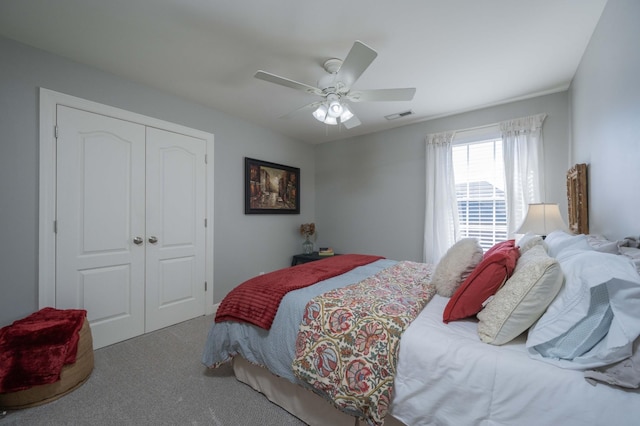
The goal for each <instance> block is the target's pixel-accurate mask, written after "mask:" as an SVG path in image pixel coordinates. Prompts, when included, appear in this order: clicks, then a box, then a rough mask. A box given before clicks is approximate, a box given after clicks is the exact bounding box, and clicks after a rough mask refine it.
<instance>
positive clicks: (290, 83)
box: [254, 70, 323, 96]
mask: <svg viewBox="0 0 640 426" xmlns="http://www.w3.org/2000/svg"><path fill="white" fill-rule="evenodd" d="M254 77H255V78H258V79H260V80H264V81H268V82H269V83H275V84H279V85H280V86H285V87H290V88H291V89H296V90H302V91H304V92H307V93H309V94H312V95H320V96H322V95H323V93H322V90H320V89H318V88H317V87H313V86H309V85H308V84H304V83H300V82H298V81H294V80H291V79H288V78H285V77H280V76H279V75H275V74H271V73H270V72H266V71H262V70H259V71H258V72H256V73H255V75H254Z"/></svg>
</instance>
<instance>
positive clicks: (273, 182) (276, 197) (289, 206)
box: [244, 157, 300, 214]
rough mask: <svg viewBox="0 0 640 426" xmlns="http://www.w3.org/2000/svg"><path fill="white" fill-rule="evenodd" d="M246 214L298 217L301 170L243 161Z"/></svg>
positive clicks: (247, 160)
mask: <svg viewBox="0 0 640 426" xmlns="http://www.w3.org/2000/svg"><path fill="white" fill-rule="evenodd" d="M244 213H245V214H300V169H299V168H297V167H289V166H283V165H282V164H275V163H269V162H267V161H260V160H256V159H253V158H247V157H245V159H244Z"/></svg>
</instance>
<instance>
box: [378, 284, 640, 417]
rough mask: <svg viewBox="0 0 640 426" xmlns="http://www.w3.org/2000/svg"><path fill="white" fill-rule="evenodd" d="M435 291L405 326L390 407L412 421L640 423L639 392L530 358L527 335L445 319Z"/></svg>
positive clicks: (469, 321) (442, 303)
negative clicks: (494, 338)
mask: <svg viewBox="0 0 640 426" xmlns="http://www.w3.org/2000/svg"><path fill="white" fill-rule="evenodd" d="M447 301H448V299H447V298H444V297H440V296H437V295H436V296H435V297H434V298H433V299H432V300H431V302H429V304H428V305H427V306H426V307H425V309H424V310H423V311H422V312H421V313H420V315H419V316H418V318H417V319H416V320H415V321H414V322H413V323H412V324H411V326H410V327H409V328H408V329H407V330H406V331H405V333H404V335H403V337H402V341H401V343H400V356H399V361H398V368H397V374H396V379H395V384H394V398H393V401H392V404H391V409H390V412H391V413H392V414H393V416H394V417H396V418H397V419H399V420H401V421H403V422H404V423H405V424H407V425H576V426H578V425H579V426H584V425H637V424H640V420H639V419H640V392H638V391H629V390H622V389H618V388H613V387H610V386H607V385H604V384H597V385H595V386H593V385H591V384H589V383H588V382H587V381H586V380H585V378H584V376H583V372H582V371H576V370H567V369H562V368H558V367H556V366H553V365H550V364H547V363H544V362H540V361H536V360H533V359H531V358H529V355H528V354H527V351H526V348H525V346H524V340H525V339H524V336H520V337H518V338H517V339H516V340H515V341H513V342H510V343H508V344H506V345H503V346H492V345H488V344H486V343H483V342H481V341H480V340H479V338H478V334H477V321H475V320H464V321H455V322H451V323H449V324H444V323H443V322H442V312H443V310H444V307H445V305H446V303H447Z"/></svg>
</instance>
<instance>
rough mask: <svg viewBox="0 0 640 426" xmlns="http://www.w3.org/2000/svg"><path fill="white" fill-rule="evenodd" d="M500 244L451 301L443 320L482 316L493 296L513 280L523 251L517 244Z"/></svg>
mask: <svg viewBox="0 0 640 426" xmlns="http://www.w3.org/2000/svg"><path fill="white" fill-rule="evenodd" d="M498 244H499V246H498ZM498 244H496V245H495V246H493V247H491V248H490V249H489V250H487V252H486V253H485V255H484V258H483V259H482V262H480V263H479V264H478V266H476V267H475V269H474V270H473V272H471V275H469V276H468V277H467V279H466V280H464V282H463V283H462V285H461V286H460V287H459V288H458V290H456V292H455V293H454V294H453V296H452V297H451V299H449V303H447V306H446V307H445V309H444V314H443V317H442V319H443V321H444V322H446V323H448V322H449V321H455V320H459V319H463V318H467V317H470V316H473V315H475V314H477V313H478V312H480V310H481V309H482V304H483V303H484V301H485V300H487V299H488V298H489V297H491V296H493V295H494V294H495V293H496V291H498V289H499V288H500V286H501V285H502V284H503V283H504V282H505V281H506V280H507V278H509V277H510V276H511V274H512V273H513V270H514V268H515V267H516V262H517V260H518V257H520V250H519V249H518V247H516V246H515V241H514V240H508V241H505V242H504V243H498ZM496 246H498V247H496Z"/></svg>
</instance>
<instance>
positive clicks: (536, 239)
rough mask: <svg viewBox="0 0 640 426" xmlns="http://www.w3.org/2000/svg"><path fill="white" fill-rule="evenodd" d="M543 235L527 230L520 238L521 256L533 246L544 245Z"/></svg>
mask: <svg viewBox="0 0 640 426" xmlns="http://www.w3.org/2000/svg"><path fill="white" fill-rule="evenodd" d="M542 242H543V240H542V237H541V236H540V235H536V234H534V233H533V232H527V233H526V234H524V235H523V236H522V238H520V239H519V240H518V244H517V246H518V247H519V248H520V256H522V255H523V254H524V253H525V252H526V251H527V250H529V249H530V248H531V247H533V246H537V245H542Z"/></svg>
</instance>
